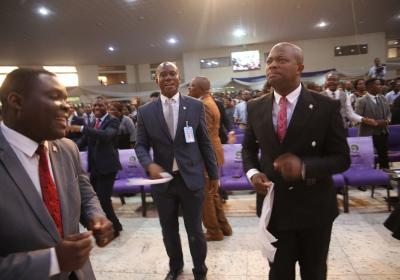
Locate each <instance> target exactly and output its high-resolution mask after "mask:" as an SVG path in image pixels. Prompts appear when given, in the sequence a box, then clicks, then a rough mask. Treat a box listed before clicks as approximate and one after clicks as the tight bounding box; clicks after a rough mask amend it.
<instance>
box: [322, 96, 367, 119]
mask: <svg viewBox="0 0 400 280" xmlns="http://www.w3.org/2000/svg"><path fill="white" fill-rule="evenodd" d="M326 92H327V93H328V96H329V97H332V98H333V96H332V91H330V90H329V89H326ZM334 95H335V98H334V99H335V100H339V98H340V90H339V89H337V90H336V91H335V92H334ZM344 112H345V115H346V117H347V118H348V119H349V120H351V121H352V122H353V123H354V124H356V123H360V122H361V121H362V119H363V117H362V116H360V115H358V114H356V113H355V112H354V110H353V106H351V96H349V95H347V94H346V105H345V108H344Z"/></svg>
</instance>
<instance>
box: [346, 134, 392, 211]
mask: <svg viewBox="0 0 400 280" xmlns="http://www.w3.org/2000/svg"><path fill="white" fill-rule="evenodd" d="M347 142H348V143H349V147H350V156H351V166H350V168H349V169H348V170H347V171H345V172H343V173H342V175H343V177H344V179H345V182H346V183H345V185H344V188H343V208H344V212H345V213H348V212H349V186H363V185H384V186H389V175H388V174H387V173H385V172H383V171H382V170H379V169H375V168H374V164H375V156H374V147H373V145H372V138H371V137H349V138H347ZM386 190H387V195H388V197H389V196H390V190H389V188H388V187H386ZM371 196H373V193H372V194H371Z"/></svg>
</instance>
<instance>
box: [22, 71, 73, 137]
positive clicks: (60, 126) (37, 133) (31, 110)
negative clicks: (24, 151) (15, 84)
mask: <svg viewBox="0 0 400 280" xmlns="http://www.w3.org/2000/svg"><path fill="white" fill-rule="evenodd" d="M19 96H20V98H21V101H20V102H21V103H20V105H21V107H20V110H19V112H18V113H17V118H18V119H17V121H16V122H15V123H16V126H17V127H16V128H17V130H18V131H19V132H20V133H22V134H24V135H25V136H27V137H29V138H30V139H32V140H34V141H36V142H42V141H44V140H55V139H59V138H62V137H64V135H65V129H66V127H67V118H68V112H69V105H68V104H67V102H66V101H67V96H68V94H67V91H66V89H65V87H63V86H62V85H61V84H60V83H59V81H58V80H57V78H56V77H55V76H52V75H48V74H40V75H39V76H38V78H37V80H36V82H35V84H34V86H33V88H32V90H31V91H30V92H28V93H26V94H19Z"/></svg>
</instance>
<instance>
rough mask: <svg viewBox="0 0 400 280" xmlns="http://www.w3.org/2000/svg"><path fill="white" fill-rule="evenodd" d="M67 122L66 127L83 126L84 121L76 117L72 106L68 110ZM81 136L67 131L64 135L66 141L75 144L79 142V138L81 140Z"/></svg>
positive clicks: (79, 133) (78, 133)
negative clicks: (68, 140) (69, 140)
mask: <svg viewBox="0 0 400 280" xmlns="http://www.w3.org/2000/svg"><path fill="white" fill-rule="evenodd" d="M67 122H68V126H71V125H84V124H85V121H84V119H83V118H81V117H78V116H77V115H76V111H75V108H74V107H72V106H70V108H69V112H68V119H67ZM81 136H82V133H81V132H69V131H67V133H66V135H65V137H67V138H68V139H71V140H72V141H74V142H75V143H76V142H77V141H78V140H79V138H81Z"/></svg>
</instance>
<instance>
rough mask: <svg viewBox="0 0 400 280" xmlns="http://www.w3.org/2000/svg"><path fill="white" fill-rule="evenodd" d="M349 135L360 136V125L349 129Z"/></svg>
mask: <svg viewBox="0 0 400 280" xmlns="http://www.w3.org/2000/svg"><path fill="white" fill-rule="evenodd" d="M347 134H348V135H347V137H357V136H358V127H350V128H348V129H347Z"/></svg>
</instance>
